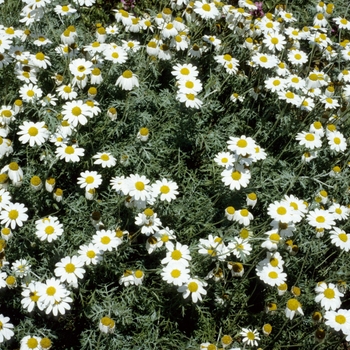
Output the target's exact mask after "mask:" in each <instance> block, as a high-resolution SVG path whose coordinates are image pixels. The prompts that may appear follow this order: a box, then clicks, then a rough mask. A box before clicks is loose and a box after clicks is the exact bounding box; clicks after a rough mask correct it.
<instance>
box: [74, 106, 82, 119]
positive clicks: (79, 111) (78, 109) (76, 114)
mask: <svg viewBox="0 0 350 350" xmlns="http://www.w3.org/2000/svg"><path fill="white" fill-rule="evenodd" d="M72 114H73V115H74V116H75V117H78V116H79V115H81V108H80V107H77V106H76V107H73V108H72Z"/></svg>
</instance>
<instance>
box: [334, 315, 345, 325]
mask: <svg viewBox="0 0 350 350" xmlns="http://www.w3.org/2000/svg"><path fill="white" fill-rule="evenodd" d="M335 322H337V323H339V324H344V323H345V322H346V317H345V316H344V315H337V316H335Z"/></svg>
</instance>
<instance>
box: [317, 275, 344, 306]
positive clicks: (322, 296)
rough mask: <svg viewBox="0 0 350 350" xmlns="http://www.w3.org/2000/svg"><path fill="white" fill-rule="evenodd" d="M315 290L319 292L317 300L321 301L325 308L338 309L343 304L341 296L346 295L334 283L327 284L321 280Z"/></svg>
mask: <svg viewBox="0 0 350 350" xmlns="http://www.w3.org/2000/svg"><path fill="white" fill-rule="evenodd" d="M315 292H316V293H317V295H316V297H315V302H316V303H321V306H322V307H323V308H324V309H325V310H336V309H338V308H339V307H340V305H341V300H340V297H343V296H344V294H343V293H341V292H339V290H338V288H337V286H336V285H335V284H333V283H329V284H328V285H327V283H325V282H320V283H318V284H317V286H316V288H315Z"/></svg>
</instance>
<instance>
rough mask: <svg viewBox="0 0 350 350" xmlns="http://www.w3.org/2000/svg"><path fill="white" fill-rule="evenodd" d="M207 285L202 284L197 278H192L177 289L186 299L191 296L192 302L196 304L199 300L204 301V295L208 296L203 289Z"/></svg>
mask: <svg viewBox="0 0 350 350" xmlns="http://www.w3.org/2000/svg"><path fill="white" fill-rule="evenodd" d="M206 285H207V283H206V282H201V281H200V280H198V279H197V278H192V279H189V280H188V281H187V283H186V284H184V285H182V286H181V287H179V288H178V289H177V291H178V292H179V293H183V294H182V296H183V298H184V299H186V298H187V297H188V296H189V295H190V294H191V298H192V301H193V302H194V303H196V302H197V301H198V300H200V301H201V300H202V295H206V294H207V291H206V290H205V289H204V288H203V287H205V286H206Z"/></svg>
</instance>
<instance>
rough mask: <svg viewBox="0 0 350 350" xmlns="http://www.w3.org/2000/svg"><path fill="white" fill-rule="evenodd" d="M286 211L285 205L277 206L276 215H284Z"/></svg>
mask: <svg viewBox="0 0 350 350" xmlns="http://www.w3.org/2000/svg"><path fill="white" fill-rule="evenodd" d="M286 213H287V209H286V208H285V207H278V208H277V214H278V215H285V214H286Z"/></svg>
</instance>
